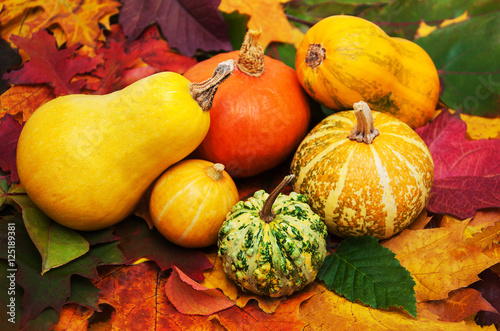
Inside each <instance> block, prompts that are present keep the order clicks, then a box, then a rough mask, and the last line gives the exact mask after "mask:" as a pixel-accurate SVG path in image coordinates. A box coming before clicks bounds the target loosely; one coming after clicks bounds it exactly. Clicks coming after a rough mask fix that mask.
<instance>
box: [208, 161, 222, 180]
mask: <svg viewBox="0 0 500 331" xmlns="http://www.w3.org/2000/svg"><path fill="white" fill-rule="evenodd" d="M223 171H224V165H223V164H222V163H215V164H214V165H213V166H210V167H208V168H206V169H205V172H206V173H207V175H208V177H210V178H212V179H213V180H217V181H219V180H222V176H223V173H222V172H223Z"/></svg>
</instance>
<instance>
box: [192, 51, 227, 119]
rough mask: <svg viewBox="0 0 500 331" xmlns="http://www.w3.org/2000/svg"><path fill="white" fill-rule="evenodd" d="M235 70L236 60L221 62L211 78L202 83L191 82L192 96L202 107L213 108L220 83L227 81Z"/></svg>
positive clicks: (204, 108)
mask: <svg viewBox="0 0 500 331" xmlns="http://www.w3.org/2000/svg"><path fill="white" fill-rule="evenodd" d="M233 70H234V60H226V61H224V62H221V63H219V65H218V66H217V68H215V70H214V73H213V74H212V77H210V78H209V79H207V80H205V81H203V82H200V83H191V85H190V90H191V96H192V97H193V99H195V100H196V102H198V104H199V105H200V107H201V109H203V110H205V111H208V110H210V108H212V102H213V100H214V96H215V92H217V88H218V87H219V84H220V83H222V82H223V81H225V80H226V79H227V78H228V77H229V76H230V75H231V74H232V73H233Z"/></svg>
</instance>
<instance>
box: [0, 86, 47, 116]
mask: <svg viewBox="0 0 500 331" xmlns="http://www.w3.org/2000/svg"><path fill="white" fill-rule="evenodd" d="M54 97H55V96H54V93H53V92H52V89H51V88H50V87H49V86H48V85H46V84H33V85H30V84H28V85H14V86H12V87H11V88H10V89H8V90H7V91H6V92H5V93H3V94H2V95H0V105H1V110H0V118H2V117H4V116H5V114H10V115H12V116H14V118H15V119H16V120H17V121H18V122H19V123H22V122H26V121H27V120H28V118H29V117H30V116H31V115H32V114H33V113H34V112H35V110H37V109H38V107H40V106H41V105H43V104H44V103H46V102H47V101H49V100H52V99H54Z"/></svg>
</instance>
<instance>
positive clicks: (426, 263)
mask: <svg viewBox="0 0 500 331" xmlns="http://www.w3.org/2000/svg"><path fill="white" fill-rule="evenodd" d="M469 222H470V219H468V220H465V221H458V220H453V219H452V220H448V221H447V220H446V217H445V221H444V222H442V224H441V227H439V228H434V229H422V230H404V231H403V232H402V233H400V234H399V235H398V236H396V237H393V238H391V239H388V240H386V241H384V242H382V244H383V245H384V246H385V247H387V248H389V249H390V250H391V251H393V252H394V253H395V254H396V258H397V259H398V260H399V261H400V263H401V265H402V266H403V267H405V268H406V269H407V270H409V271H410V272H411V274H412V276H413V278H414V279H415V282H416V283H417V285H416V287H415V292H416V297H417V301H419V302H423V301H428V300H441V299H446V298H447V297H448V293H449V292H450V291H452V290H455V289H458V288H462V287H466V286H468V285H470V284H472V283H473V282H475V281H477V280H479V277H478V274H479V273H480V272H482V271H483V270H485V269H487V268H489V267H491V266H492V265H494V264H496V263H497V262H498V256H495V255H496V254H492V252H493V253H497V251H495V250H500V245H498V244H495V245H493V246H494V247H492V248H491V249H490V250H484V251H483V249H481V248H480V247H478V246H476V245H475V244H474V243H473V242H469V241H468V240H467V239H466V237H465V232H466V228H467V225H468V223H469Z"/></svg>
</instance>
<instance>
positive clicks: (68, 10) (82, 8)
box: [0, 0, 121, 46]
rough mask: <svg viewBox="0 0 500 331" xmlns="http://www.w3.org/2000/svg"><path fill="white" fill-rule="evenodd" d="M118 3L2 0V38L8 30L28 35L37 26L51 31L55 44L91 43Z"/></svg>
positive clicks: (107, 0) (34, 30) (104, 0)
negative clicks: (4, 23) (3, 24)
mask: <svg viewBox="0 0 500 331" xmlns="http://www.w3.org/2000/svg"><path fill="white" fill-rule="evenodd" d="M120 6H121V4H120V2H118V1H115V0H87V1H83V2H82V1H76V0H68V1H63V0H54V1H46V0H5V2H4V8H3V10H2V12H1V13H0V21H2V22H8V23H7V25H6V27H3V26H2V38H4V39H5V40H8V41H9V37H10V36H11V35H12V34H15V35H19V36H22V37H30V35H31V34H32V33H35V32H37V31H39V30H41V29H49V30H51V31H52V32H54V34H55V36H56V40H57V43H58V45H60V44H62V43H64V42H66V43H67V45H68V46H71V45H74V44H82V45H87V46H95V44H96V42H97V41H98V40H99V38H100V34H101V31H100V29H99V23H101V24H104V26H109V23H108V22H109V18H110V16H111V15H114V14H117V13H118V7H120Z"/></svg>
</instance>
